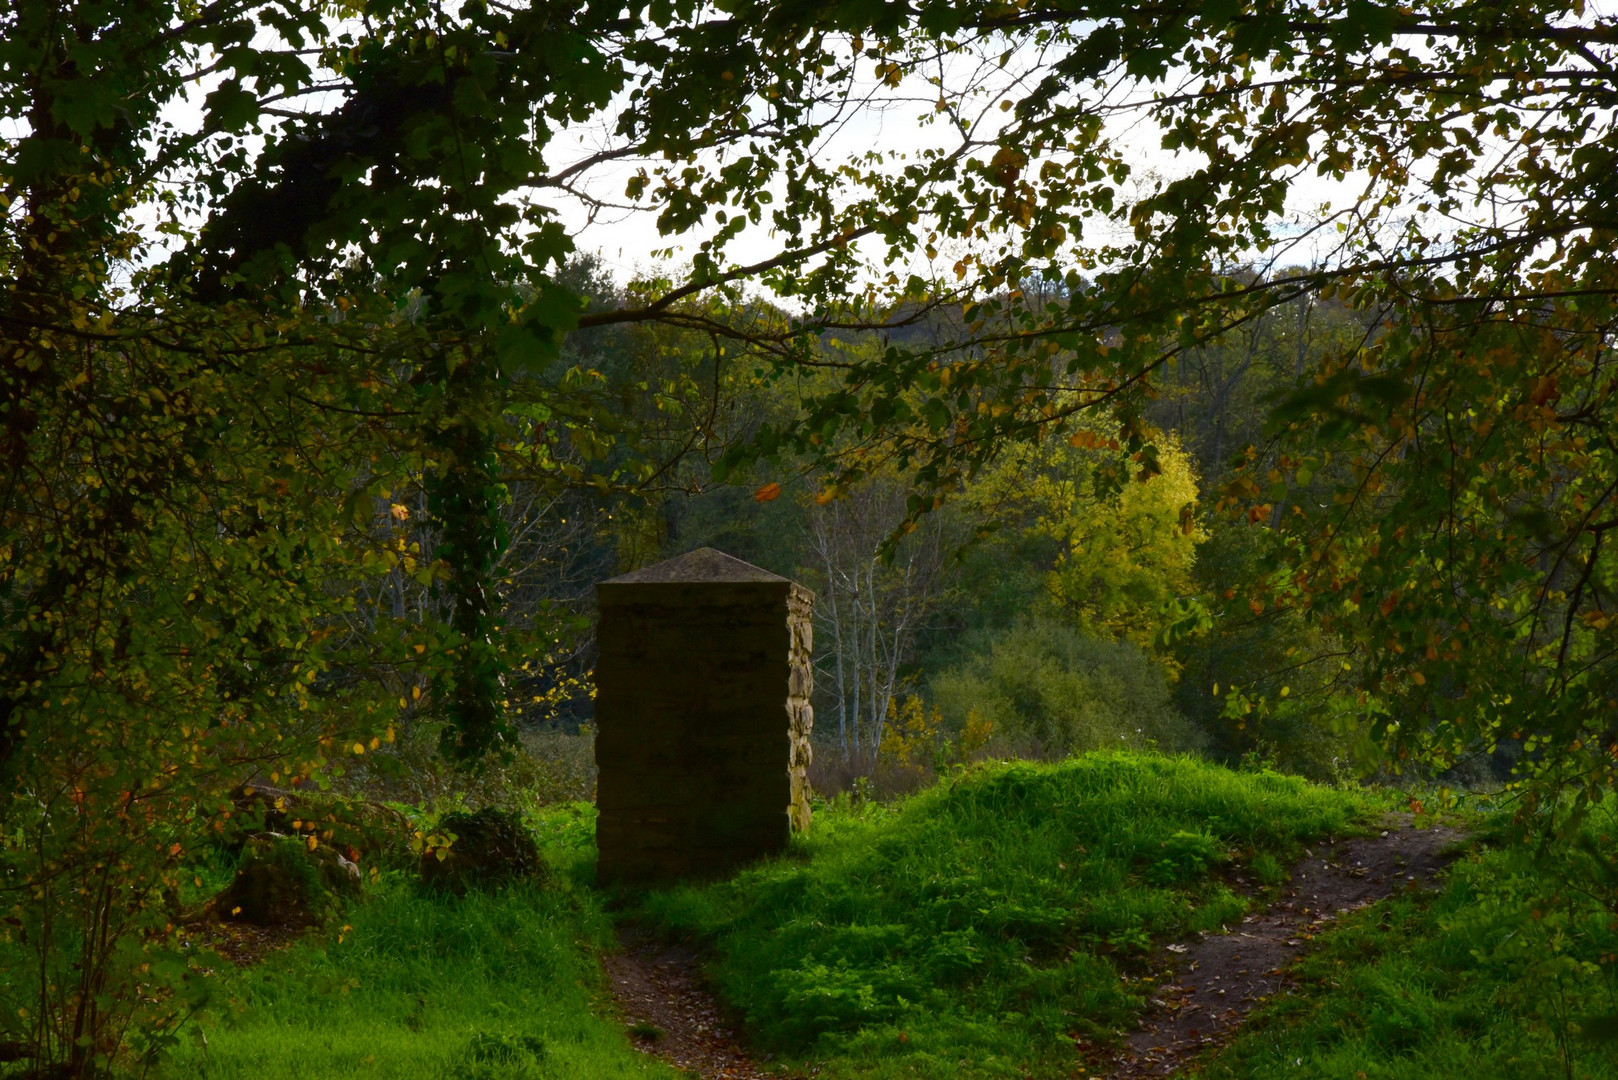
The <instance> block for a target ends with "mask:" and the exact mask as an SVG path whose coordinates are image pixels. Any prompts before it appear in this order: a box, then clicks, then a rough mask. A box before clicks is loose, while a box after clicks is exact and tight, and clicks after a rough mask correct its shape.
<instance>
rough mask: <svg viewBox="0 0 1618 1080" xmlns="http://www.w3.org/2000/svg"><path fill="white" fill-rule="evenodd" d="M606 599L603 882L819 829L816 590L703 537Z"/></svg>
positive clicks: (725, 863) (741, 859)
mask: <svg viewBox="0 0 1618 1080" xmlns="http://www.w3.org/2000/svg"><path fill="white" fill-rule="evenodd" d="M596 597H597V601H598V605H599V609H600V624H599V627H598V629H597V632H596V642H597V647H598V652H599V656H598V659H597V661H596V765H597V767H598V770H599V771H598V776H597V781H596V807H597V810H598V812H599V816H598V817H597V819H596V844H597V847H598V849H599V851H600V862H599V863H598V864H597V871H596V877H597V880H598V881H601V882H603V883H607V882H625V883H631V884H633V883H645V882H653V881H658V880H664V879H669V878H676V877H681V876H684V875H687V874H715V873H722V872H724V871H726V870H729V869H731V868H733V867H735V866H738V865H740V864H742V863H745V862H748V861H751V860H753V859H756V858H758V857H760V856H763V855H768V854H772V853H774V852H778V851H781V850H782V849H784V848H785V847H786V844H787V839H788V836H789V834H790V833H791V831H792V830H794V829H797V830H803V829H807V828H808V827H809V781H808V767H809V752H810V751H809V733H810V728H811V727H812V725H813V723H814V714H813V711H812V709H811V707H810V704H809V698H810V693H811V691H812V689H813V680H814V675H813V669H812V668H811V667H810V656H811V650H812V648H813V639H812V636H811V633H812V632H811V621H810V611H811V606H812V605H813V603H814V596H813V594H812V593H810V592H809V591H808V590H807V589H805V588H803V587H802V586H801V585H798V584H796V583H794V582H792V581H789V580H787V579H786V578H783V577H778V576H777V575H775V574H772V573H770V572H768V571H767V570H761V569H759V568H758V567H756V566H752V565H749V564H748V563H744V562H742V561H741V560H740V559H735V558H732V557H731V556H729V555H725V554H723V553H722V552H718V551H715V550H713V549H712V548H701V549H699V550H697V551H693V552H691V553H690V554H687V555H682V556H680V557H679V558H676V559H670V560H669V561H667V562H663V563H659V564H657V565H656V566H650V567H647V568H646V569H644V570H637V571H635V572H634V573H632V574H625V575H623V576H622V577H616V578H613V579H612V580H611V581H604V582H602V583H601V584H600V585H598V586H596Z"/></svg>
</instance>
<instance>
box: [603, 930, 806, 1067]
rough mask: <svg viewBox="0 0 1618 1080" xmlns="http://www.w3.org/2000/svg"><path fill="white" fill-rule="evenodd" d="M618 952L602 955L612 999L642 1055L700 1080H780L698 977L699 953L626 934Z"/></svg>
mask: <svg viewBox="0 0 1618 1080" xmlns="http://www.w3.org/2000/svg"><path fill="white" fill-rule="evenodd" d="M621 940H622V941H623V945H624V951H623V952H620V953H617V954H615V955H612V956H606V957H603V958H602V961H601V966H602V967H603V968H605V969H606V972H607V978H608V979H609V980H610V981H611V983H612V993H613V997H615V998H616V999H617V1000H618V1005H619V1007H620V1008H621V1009H622V1010H623V1014H624V1020H625V1023H626V1025H627V1026H628V1028H629V1034H630V1037H631V1038H632V1039H634V1040H635V1044H636V1047H637V1048H638V1049H639V1050H641V1051H642V1052H643V1053H648V1054H653V1055H656V1056H657V1057H660V1058H662V1059H663V1060H664V1061H666V1062H668V1063H669V1064H670V1065H673V1066H675V1067H676V1068H680V1069H684V1070H686V1071H687V1072H689V1073H692V1074H694V1075H696V1076H699V1077H701V1078H702V1080H781V1078H782V1077H783V1076H786V1075H790V1074H787V1073H784V1072H783V1071H782V1070H780V1069H778V1068H771V1067H768V1066H765V1065H762V1064H760V1063H758V1062H756V1061H754V1060H753V1058H752V1057H751V1055H749V1054H748V1052H747V1050H746V1049H745V1048H743V1046H742V1044H741V1041H740V1040H739V1039H738V1038H737V1035H736V1031H735V1028H734V1026H733V1025H732V1024H731V1023H730V1022H729V1021H728V1020H727V1019H726V1018H725V1016H724V1014H723V1013H722V1012H721V1011H720V1008H719V1004H718V1002H716V1001H715V1000H714V997H713V995H712V994H710V993H709V992H708V990H707V988H706V987H705V986H704V985H703V980H702V963H701V957H700V956H699V954H697V953H696V952H693V951H692V950H691V949H688V948H685V947H683V946H679V945H663V944H658V943H655V942H653V941H650V940H644V939H641V938H639V937H638V936H636V935H634V934H633V933H626V934H625V935H624V936H623V937H622V939H621Z"/></svg>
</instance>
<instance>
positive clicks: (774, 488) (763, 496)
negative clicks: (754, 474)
mask: <svg viewBox="0 0 1618 1080" xmlns="http://www.w3.org/2000/svg"><path fill="white" fill-rule="evenodd" d="M780 497H781V485H780V484H777V483H773V482H771V483H768V484H765V485H764V486H763V487H761V488H759V489H758V490H757V491H755V492H753V498H754V500H755V501H757V502H774V501H775V500H776V499H779V498H780Z"/></svg>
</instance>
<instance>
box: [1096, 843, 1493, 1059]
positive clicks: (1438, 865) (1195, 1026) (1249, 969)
mask: <svg viewBox="0 0 1618 1080" xmlns="http://www.w3.org/2000/svg"><path fill="white" fill-rule="evenodd" d="M1384 825H1385V826H1386V827H1385V829H1384V830H1383V831H1382V832H1381V835H1377V836H1368V837H1357V838H1353V839H1344V840H1328V841H1324V842H1321V843H1318V844H1313V845H1310V846H1309V847H1308V848H1306V849H1305V853H1304V858H1303V859H1302V861H1300V862H1298V863H1297V864H1296V865H1294V866H1293V867H1292V871H1291V873H1292V880H1291V881H1290V882H1289V883H1288V884H1287V885H1286V886H1284V887H1283V888H1282V890H1281V898H1280V900H1279V901H1277V902H1276V903H1275V904H1273V905H1271V906H1270V907H1269V908H1267V909H1266V910H1264V911H1261V912H1255V913H1254V914H1251V915H1248V916H1247V917H1246V918H1245V919H1243V921H1242V924H1241V925H1240V926H1234V927H1231V928H1230V931H1229V932H1228V933H1224V934H1215V935H1205V936H1203V937H1201V938H1198V939H1195V940H1190V941H1184V942H1179V943H1176V944H1172V945H1170V946H1168V948H1167V950H1166V951H1165V953H1164V954H1163V956H1162V957H1161V959H1160V961H1159V962H1158V963H1157V964H1156V965H1154V970H1157V971H1158V972H1159V975H1158V977H1157V987H1156V991H1155V993H1154V994H1153V996H1152V1005H1153V1007H1154V1009H1153V1011H1152V1012H1151V1013H1150V1014H1148V1016H1147V1017H1146V1021H1145V1023H1144V1024H1143V1025H1142V1026H1141V1027H1140V1028H1139V1029H1138V1030H1136V1031H1135V1032H1134V1033H1132V1034H1131V1035H1130V1036H1129V1038H1128V1040H1127V1041H1126V1042H1125V1045H1124V1048H1123V1050H1122V1051H1121V1052H1120V1053H1119V1054H1118V1055H1117V1057H1116V1058H1115V1060H1114V1061H1113V1062H1112V1063H1111V1064H1110V1065H1109V1066H1107V1067H1104V1068H1102V1069H1100V1070H1099V1071H1098V1070H1096V1069H1095V1068H1092V1069H1091V1073H1092V1074H1095V1075H1104V1076H1106V1077H1108V1078H1109V1080H1136V1078H1139V1077H1151V1076H1168V1075H1169V1074H1171V1073H1173V1072H1174V1071H1175V1070H1176V1069H1178V1068H1179V1067H1180V1066H1181V1065H1183V1064H1185V1063H1186V1062H1187V1061H1188V1060H1189V1059H1190V1058H1192V1057H1194V1056H1196V1055H1197V1054H1199V1053H1201V1052H1202V1051H1204V1050H1206V1049H1208V1048H1209V1047H1211V1046H1215V1045H1218V1044H1220V1043H1222V1042H1224V1041H1225V1040H1226V1039H1227V1038H1229V1037H1230V1036H1231V1035H1232V1034H1234V1032H1235V1029H1236V1027H1237V1026H1238V1025H1239V1024H1240V1023H1241V1022H1242V1020H1243V1019H1244V1018H1245V1017H1246V1016H1247V1014H1248V1013H1249V1012H1250V1011H1251V1010H1252V1009H1253V1007H1254V1006H1255V1005H1257V1004H1258V1002H1259V1001H1261V1000H1262V999H1263V998H1266V997H1269V996H1270V995H1272V994H1275V993H1277V992H1279V991H1281V990H1283V989H1284V988H1285V987H1286V986H1287V983H1288V975H1287V972H1286V968H1287V967H1288V965H1290V964H1291V963H1292V961H1293V960H1295V959H1296V958H1297V957H1298V956H1299V955H1300V954H1301V953H1302V952H1303V951H1304V950H1305V949H1306V948H1307V947H1308V945H1309V942H1310V939H1311V938H1312V937H1313V936H1314V935H1315V934H1316V933H1318V932H1319V931H1320V930H1321V929H1323V928H1324V926H1325V924H1326V923H1328V922H1329V921H1330V920H1332V919H1334V918H1336V917H1337V916H1339V915H1341V914H1343V913H1344V912H1348V911H1353V910H1355V909H1357V908H1361V907H1364V906H1366V905H1367V904H1371V903H1374V902H1375V901H1377V900H1380V899H1382V898H1383V897H1386V896H1390V895H1392V894H1394V893H1396V892H1399V891H1401V890H1404V889H1425V888H1429V887H1431V886H1432V884H1433V882H1434V880H1435V878H1436V877H1437V875H1438V874H1439V873H1440V872H1441V871H1442V870H1443V869H1444V868H1445V867H1446V866H1448V865H1449V863H1450V862H1451V861H1452V860H1453V858H1454V855H1453V854H1452V853H1451V849H1453V848H1455V847H1456V846H1457V845H1459V844H1460V843H1461V842H1463V841H1464V840H1465V839H1466V836H1467V834H1466V833H1464V832H1462V831H1461V830H1459V829H1454V828H1450V827H1448V826H1444V825H1435V826H1431V827H1428V828H1422V829H1418V828H1415V827H1414V826H1413V824H1412V822H1411V819H1410V818H1409V817H1408V816H1400V817H1397V818H1392V819H1389V820H1388V821H1386V822H1385V823H1384Z"/></svg>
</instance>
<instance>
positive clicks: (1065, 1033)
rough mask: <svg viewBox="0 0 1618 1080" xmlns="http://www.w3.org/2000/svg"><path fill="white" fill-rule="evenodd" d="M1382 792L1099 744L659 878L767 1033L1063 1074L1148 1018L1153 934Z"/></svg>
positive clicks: (851, 1054)
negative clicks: (1255, 865) (769, 856)
mask: <svg viewBox="0 0 1618 1080" xmlns="http://www.w3.org/2000/svg"><path fill="white" fill-rule="evenodd" d="M1376 809H1380V804H1375V805H1373V802H1372V800H1370V799H1369V798H1367V797H1364V796H1359V795H1352V794H1349V793H1346V792H1341V791H1337V790H1333V789H1329V788H1322V787H1318V786H1314V785H1311V784H1308V783H1306V782H1304V781H1302V780H1300V779H1297V778H1294V777H1285V776H1280V775H1277V774H1275V773H1273V772H1233V771H1230V770H1228V769H1223V768H1219V767H1216V766H1211V765H1208V764H1205V763H1201V762H1198V761H1195V760H1192V759H1189V758H1170V757H1163V756H1159V755H1150V754H1123V753H1120V754H1091V755H1086V756H1084V757H1080V758H1076V759H1072V760H1069V761H1066V762H1062V763H1060V764H1056V765H1036V764H1029V763H1018V764H1010V765H996V766H990V767H984V768H979V769H976V770H973V771H971V772H970V773H968V774H966V775H964V776H962V777H960V778H958V779H956V780H955V781H953V782H947V783H944V784H941V785H939V786H937V787H935V788H933V789H931V790H929V791H926V792H923V793H922V794H920V795H918V796H916V797H914V798H912V799H909V800H907V801H905V802H903V803H900V804H896V805H891V806H866V807H861V808H840V809H838V810H837V811H835V812H832V813H825V814H822V815H820V817H819V818H818V819H817V821H816V824H815V827H814V829H813V830H812V831H811V835H810V836H809V837H808V838H807V839H806V840H805V841H804V842H802V844H801V845H800V848H799V849H798V851H797V852H796V855H795V857H793V858H786V859H781V860H777V861H774V862H772V863H769V864H767V865H764V866H760V867H758V868H755V869H750V870H747V871H745V872H743V873H741V874H739V875H737V876H736V877H735V878H733V879H731V880H729V881H725V882H721V883H717V884H713V885H707V886H690V887H682V888H677V889H673V890H668V891H664V892H660V893H654V894H651V895H649V896H647V897H646V898H644V899H643V900H642V901H641V903H640V905H639V908H638V910H637V911H636V917H637V918H638V919H640V920H643V921H645V922H646V923H648V924H650V925H651V926H653V927H656V928H659V929H660V930H661V931H663V932H665V933H669V934H674V935H682V936H687V937H691V938H694V939H696V940H698V941H701V942H702V943H704V944H705V945H706V946H707V947H709V948H710V949H712V951H713V953H714V956H715V960H714V963H713V967H712V972H713V975H714V977H715V979H716V981H717V984H718V986H719V989H720V991H721V993H722V994H723V996H724V997H725V998H726V999H727V1000H728V1001H729V1002H731V1003H733V1004H734V1005H735V1006H736V1007H737V1008H738V1009H739V1010H740V1011H741V1012H743V1013H744V1014H745V1017H746V1020H747V1023H748V1028H749V1031H750V1032H751V1034H752V1036H753V1038H754V1040H755V1041H756V1042H757V1043H758V1044H759V1045H760V1046H761V1047H763V1048H765V1049H768V1050H772V1051H775V1052H778V1053H781V1054H783V1055H786V1056H788V1057H792V1058H797V1059H799V1060H808V1059H811V1058H812V1059H813V1061H814V1063H815V1064H816V1066H817V1067H819V1068H821V1069H822V1071H821V1072H820V1074H819V1075H821V1076H824V1077H873V1078H875V1077H881V1078H889V1077H892V1078H899V1077H916V1078H921V1077H926V1078H928V1080H945V1078H951V1077H962V1078H965V1077H993V1076H1027V1075H1035V1076H1064V1075H1070V1074H1071V1070H1072V1069H1073V1068H1074V1066H1075V1064H1076V1059H1075V1052H1074V1042H1073V1039H1074V1037H1075V1036H1081V1037H1083V1038H1085V1039H1087V1040H1102V1041H1107V1040H1111V1039H1114V1038H1116V1036H1117V1034H1118V1033H1119V1032H1121V1031H1122V1030H1123V1029H1125V1028H1127V1027H1128V1026H1129V1025H1131V1024H1132V1022H1133V1021H1134V1019H1135V1018H1136V1017H1137V1016H1138V1014H1139V1011H1140V1010H1141V1008H1142V1007H1143V1004H1144V998H1145V996H1146V992H1147V991H1146V990H1144V989H1143V987H1145V986H1147V985H1149V984H1145V983H1142V982H1141V981H1140V980H1139V978H1138V976H1139V975H1141V974H1143V973H1144V971H1145V969H1144V966H1143V965H1144V958H1145V954H1146V950H1147V949H1148V947H1149V946H1150V945H1151V943H1153V942H1155V941H1160V940H1162V939H1164V938H1168V937H1173V936H1178V935H1182V934H1186V933H1189V932H1191V931H1195V930H1204V931H1217V930H1219V929H1220V927H1221V926H1223V925H1227V924H1230V923H1232V922H1235V921H1238V920H1239V919H1240V917H1241V915H1242V913H1243V911H1244V910H1245V909H1246V906H1247V903H1248V902H1247V901H1246V900H1244V899H1243V898H1242V897H1240V896H1238V895H1236V894H1235V893H1233V892H1232V891H1231V889H1230V888H1229V887H1228V886H1227V885H1226V884H1225V882H1224V880H1223V877H1222V874H1221V872H1220V871H1221V867H1222V866H1223V865H1225V864H1226V863H1228V862H1232V861H1235V862H1246V863H1252V862H1253V861H1255V860H1264V859H1266V858H1267V859H1268V860H1269V863H1268V864H1262V863H1261V865H1267V866H1279V865H1284V864H1285V863H1286V862H1288V861H1289V860H1290V859H1291V858H1293V856H1294V855H1295V853H1296V852H1297V850H1298V848H1299V846H1300V845H1301V844H1302V843H1303V842H1304V841H1307V840H1309V839H1312V838H1314V837H1318V836H1321V835H1323V834H1329V833H1342V832H1345V831H1348V830H1350V829H1352V828H1353V827H1354V825H1355V823H1356V822H1363V821H1364V820H1365V819H1366V818H1367V816H1368V815H1369V814H1371V813H1372V812H1373V811H1374V810H1376Z"/></svg>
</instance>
